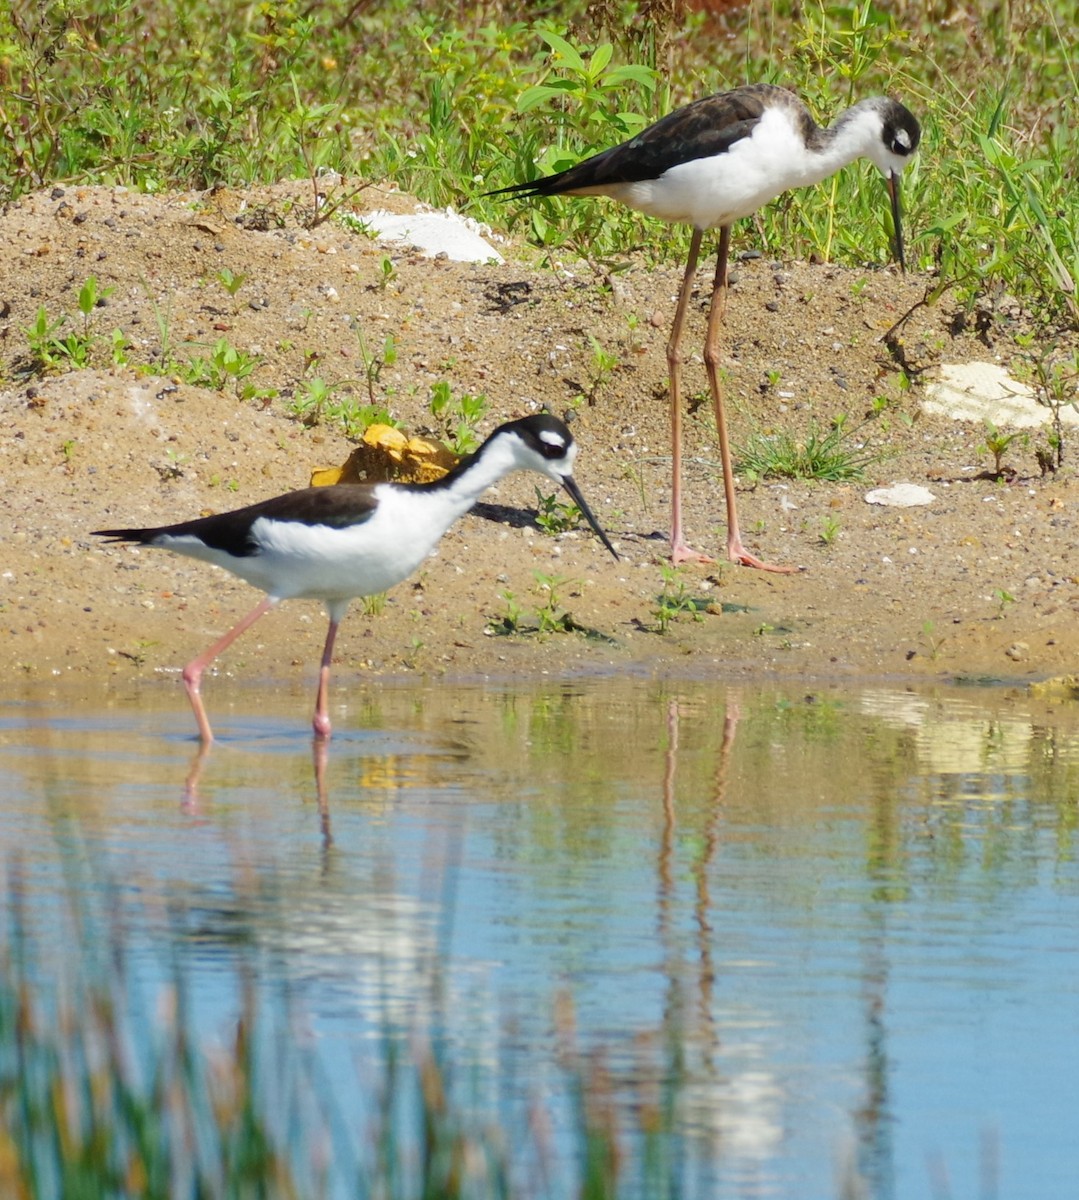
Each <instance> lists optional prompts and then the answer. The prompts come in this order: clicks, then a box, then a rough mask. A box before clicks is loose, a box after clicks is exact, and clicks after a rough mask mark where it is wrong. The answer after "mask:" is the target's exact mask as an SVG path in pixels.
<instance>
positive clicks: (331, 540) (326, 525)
mask: <svg viewBox="0 0 1079 1200" xmlns="http://www.w3.org/2000/svg"><path fill="white" fill-rule="evenodd" d="M576 456H577V445H576V443H575V442H574V440H573V437H572V435H571V434H570V431H569V430H568V429H567V428H566V426H565V425H563V424H562V422H561V421H559V420H557V419H556V418H554V417H551V416H548V415H546V414H540V415H537V416H532V417H524V418H522V419H521V420H518V421H510V422H508V423H507V424H505V425H500V426H499V427H498V428H497V429H496V430H495V431H494V433H492V434H491V436H490V437H489V438H488V439H487V440H486V441H485V442H484V443H483V445H482V446H480V448H479V449H478V450H477V451H476V453H475V454H473V455H471V456H470V457H469V458H466V459H463V460H462V461H461V462H460V463H458V465H457V466H456V467H454V469H453V470H452V471H450V473H449V474H448V475H445V476H444V477H443V478H442V479H440V480H438V481H437V482H436V483H428V484H415V483H378V484H374V485H369V484H342V485H340V486H337V487H314V488H305V489H304V490H302V491H298V492H288V493H287V494H286V495H284V496H275V497H274V498H273V499H272V500H264V501H262V502H261V503H260V504H252V505H249V506H248V507H247V508H240V509H237V510H236V511H235V512H227V513H220V514H218V515H215V516H210V517H200V518H197V519H196V520H193V521H181V522H180V523H179V524H176V525H162V526H160V527H159V528H156V529H98V530H95V531H94V532H95V533H96V534H97V535H98V536H100V537H107V538H111V539H112V540H113V541H117V542H135V543H141V544H142V545H147V546H162V547H164V548H165V549H166V550H174V551H176V553H178V554H186V555H189V556H190V557H191V558H201V559H205V560H206V561H207V562H211V563H215V564H216V565H217V566H219V567H224V568H225V569H226V570H229V571H231V572H232V573H233V574H234V575H239V577H240V578H241V579H244V580H246V581H247V582H248V583H250V584H253V585H254V586H255V587H257V588H261V589H262V590H263V591H264V592H265V593H266V596H265V598H264V599H263V600H262V601H261V602H260V603H259V604H258V605H257V606H256V607H255V608H254V609H252V611H251V612H249V613H248V614H247V616H246V617H244V618H243V620H242V621H240V622H239V623H238V624H236V625H234V626H233V628H232V629H230V630H229V631H228V633H226V634H225V635H224V637H222V638H221V639H220V640H219V641H217V642H215V643H214V644H213V645H212V646H211V647H210V648H209V649H208V650H206V651H205V652H204V653H202V654H200V655H199V656H198V657H197V658H195V659H192V660H191V662H189V663H188V664H187V666H186V667H185V668H184V672H183V679H184V686H185V688H186V689H187V695H188V699H189V700H190V701H191V707H192V708H193V709H194V711H195V720H196V721H197V722H198V727H199V736H200V737H201V739H202V740H203V742H210V741H212V740H213V732H212V730H211V729H210V722H209V720H208V719H207V717H206V710H205V708H204V707H203V704H202V699H201V697H200V695H199V683H200V680H201V678H202V673H203V671H205V670H206V668H207V666H209V664H210V663H211V662H213V660H214V659H215V658H216V657H217V656H218V655H219V654H220V653H221V652H222V651H223V650H225V649H226V648H227V647H229V646H231V645H232V643H233V642H234V641H235V640H236V639H237V638H238V637H239V636H240V634H241V633H243V632H244V630H246V629H248V628H250V626H252V625H253V624H254V623H255V622H256V621H257V620H258V619H259V617H261V616H262V615H263V614H264V613H266V612H267V611H269V609H271V608H273V606H274V605H275V604H277V603H278V602H279V601H281V600H295V599H299V598H306V599H317V600H322V601H324V602H325V604H326V609H327V612H328V614H329V618H330V626H329V629H328V631H327V633H326V644H325V646H324V648H323V651H322V665H321V669H320V672H319V682H318V695H317V698H316V701H315V717H314V722H313V725H314V730H315V736H316V737H319V738H326V737H329V735H330V718H329V712H328V704H327V685H328V682H329V675H330V662H331V659H332V657H333V645H334V640H335V638H336V636H337V627H338V625H339V624H340V623H341V620H342V618H343V617H344V615H345V611H346V609H347V608H348V605H349V601H350V600H353V599H354V598H355V597H356V596H370V595H373V594H375V593H377V592H384V591H386V589H387V588H390V587H392V586H393V585H394V584H395V583H400V582H401V580H402V579H405V578H407V577H408V576H409V575H411V574H412V572H413V571H414V570H415V569H416V568H417V567H418V566H419V565H420V563H422V562H423V560H424V559H425V558H426V557H427V555H428V554H430V553H431V551H432V550H433V549H434V548H435V546H436V545H437V543H438V541H439V539H440V538H441V537H442V535H443V534H444V533H445V532H446V530H447V529H449V527H450V526H451V525H452V524H453V522H454V521H455V520H457V518H458V517H460V516H463V515H464V514H465V513H466V512H468V510H469V509H470V508H472V506H473V505H474V504H475V503H476V501H477V500H478V499H479V497H480V495H481V494H482V493H483V492H484V491H485V490H486V489H487V488H489V487H490V486H491V485H492V484H494V483H497V482H498V480H500V479H501V478H502V477H503V476H504V475H508V474H509V473H510V472H511V471H538V472H539V473H540V474H541V475H546V476H547V477H548V478H549V479H553V480H554V481H555V483H558V484H560V485H561V486H562V487H564V488H565V489H566V491H567V492H569V494H570V496H572V497H573V500H574V503H575V504H576V505H577V507H578V508H579V509H580V510H581V512H582V513H583V514H584V516H585V518H586V519H587V521H588V523H589V524H590V525H591V526H592V528H593V529H594V530H595V533H596V536H597V537H598V538H599V539H600V541H601V542H602V543H603V544H604V546H606V547H607V549H608V550H609V551H610V552H611V554H613V555H614V557H615V558H617V557H618V555H617V554H616V553H615V549H614V547H613V546H612V545H611V543H610V541H609V540H608V538H607V535H606V534H605V533H604V532H603V530H602V529H601V528H600V526H599V523H598V522H597V521H596V518H595V517H594V516H593V515H592V511H591V509H590V508H589V507H588V505H587V504H586V503H585V500H584V497H583V496H582V495H581V492H580V489H579V488H578V487H577V485H576V483H575V482H574V480H573V475H572V471H573V462H574V459H575V458H576Z"/></svg>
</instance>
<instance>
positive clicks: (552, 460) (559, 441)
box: [488, 413, 618, 559]
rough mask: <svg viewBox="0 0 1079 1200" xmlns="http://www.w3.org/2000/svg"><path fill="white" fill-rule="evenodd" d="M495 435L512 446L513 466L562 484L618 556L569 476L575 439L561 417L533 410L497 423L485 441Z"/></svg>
mask: <svg viewBox="0 0 1079 1200" xmlns="http://www.w3.org/2000/svg"><path fill="white" fill-rule="evenodd" d="M496 438H497V439H499V440H500V441H504V442H505V443H506V444H508V445H509V446H511V447H512V451H513V457H514V466H515V467H516V468H517V469H519V470H529V471H537V472H539V474H541V475H546V476H547V478H548V479H553V480H554V482H555V483H557V484H558V485H559V486H560V487H563V488H565V490H566V491H567V492H568V493H569V495H570V497H571V499H572V500H573V503H574V504H576V505H577V507H578V508H579V509H580V510H581V515H582V516H583V517H584V519H585V520H586V521H587V522H588V524H589V525H591V527H592V530H593V532H594V533H595V535H596V537H598V538H599V540H600V541H601V542H602V543H603V544H604V546H606V547H607V549H608V550H609V551H610V552H611V554H613V555H614V557H615V558H616V559H617V558H618V554H617V552H616V551H615V548H614V547H613V546H612V545H611V543H610V539H609V538H608V537H607V535H606V534H605V533H604V532H603V530H602V529H601V528H600V525H599V522H598V521H597V520H596V518H595V517H594V516H593V514H592V510H591V509H590V508H589V507H588V505H587V504H586V503H585V499H584V497H583V496H582V495H581V490H580V488H579V487H578V486H577V484H576V482H575V481H574V479H573V464H574V461H575V460H576V458H577V443H576V442H575V441H574V440H573V434H571V433H570V431H569V429H568V428H567V427H566V425H565V424H564V423H563V422H562V421H560V420H559V419H558V418H557V417H552V416H551V415H550V414H549V413H537V414H535V416H531V417H522V418H521V419H520V420H517V421H508V422H507V423H506V424H505V425H500V426H499V428H498V429H496V430H495V431H494V433H493V434H491V436H490V438H489V439H488V441H489V442H494V441H495V439H496Z"/></svg>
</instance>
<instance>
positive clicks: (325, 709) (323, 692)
mask: <svg viewBox="0 0 1079 1200" xmlns="http://www.w3.org/2000/svg"><path fill="white" fill-rule="evenodd" d="M340 623H341V622H340V620H334V619H333V617H331V618H330V627H329V629H327V630H326V644H325V646H323V648H322V664H321V665H320V667H319V670H318V694H317V696H316V697H315V717H314V720H313V721H312V722H311V727H312V729H314V731H315V737H316V738H318V739H319V740H322V741H324V740H325V739H326V738H328V737H329V736H330V732H331V728H332V727H331V725H330V701H329V691H330V687H329V685H330V664H331V663H332V662H333V644H334V642H335V641H336V640H337V627H338V625H339V624H340Z"/></svg>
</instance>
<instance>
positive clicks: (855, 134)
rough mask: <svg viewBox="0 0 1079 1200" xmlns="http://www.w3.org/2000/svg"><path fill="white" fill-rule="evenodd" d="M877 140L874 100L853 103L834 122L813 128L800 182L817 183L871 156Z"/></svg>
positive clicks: (879, 136) (878, 115)
mask: <svg viewBox="0 0 1079 1200" xmlns="http://www.w3.org/2000/svg"><path fill="white" fill-rule="evenodd" d="M880 140H881V118H880V112H879V111H878V109H877V107H876V105H875V102H874V101H872V100H863V101H861V102H860V103H858V104H855V105H854V106H853V107H852V108H848V109H847V111H846V112H844V113H841V114H840V116H839V118H838V119H837V120H836V122H835V124H834V125H831V126H829V127H828V128H826V129H821V128H817V129H815V130H814V131H813V136H812V137H811V138H810V140H809V143H808V146H807V153H806V156H805V166H804V171H803V173H802V178H801V180H800V182H801V183H802V184H803V185H804V184H812V183H820V181H821V180H822V179H827V178H828V176H829V175H833V174H834V173H835V172H836V171H838V170H840V168H842V167H845V166H847V165H848V164H849V163H852V162H854V160H855V159H857V158H862V157H867V158H873V157H874V151H875V150H876V149H877V147H878V146H879V145H880Z"/></svg>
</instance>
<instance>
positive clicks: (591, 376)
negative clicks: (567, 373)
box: [587, 333, 618, 404]
mask: <svg viewBox="0 0 1079 1200" xmlns="http://www.w3.org/2000/svg"><path fill="white" fill-rule="evenodd" d="M587 336H588V344H589V345H590V346H591V348H592V357H591V359H590V360H589V369H588V403H589V404H595V403H596V399H597V398H598V396H599V393H600V390H601V389H602V388H603V387H604V386H605V385H606V383H607V381H608V380H609V379H610V378H611V375H612V374H614V372H615V370H616V369H617V367H618V355H617V354H612V353H610V351H608V350H605V349H604V348H603V345H602V344H601V342H600V341H599V339H598V338H597V337H595V336H594V335H593V334H591V333H590V334H588V335H587Z"/></svg>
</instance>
